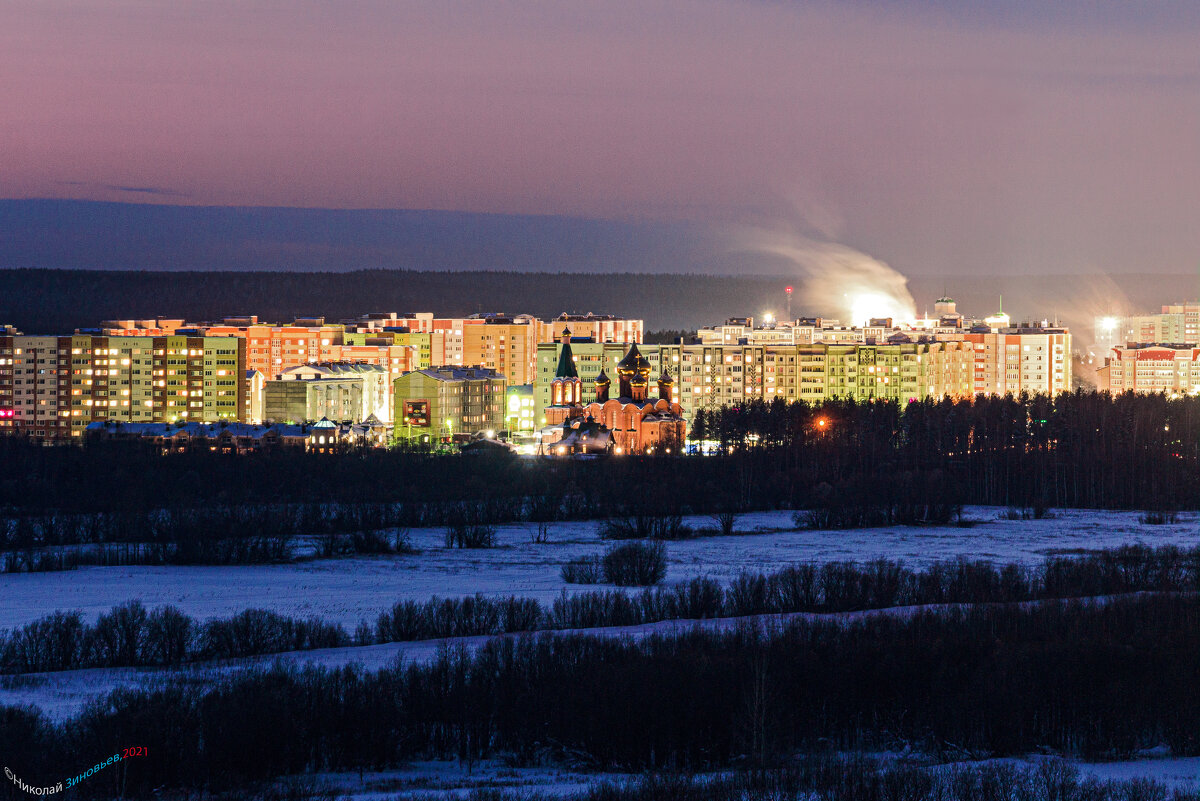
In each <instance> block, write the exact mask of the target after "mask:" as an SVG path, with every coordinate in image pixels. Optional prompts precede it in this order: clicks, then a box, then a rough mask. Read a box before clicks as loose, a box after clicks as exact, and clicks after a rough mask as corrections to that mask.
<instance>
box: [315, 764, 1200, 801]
mask: <svg viewBox="0 0 1200 801" xmlns="http://www.w3.org/2000/svg"><path fill="white" fill-rule="evenodd" d="M1038 759H1040V757H1030V758H1029V759H1028V760H1019V759H1011V760H1003V761H1005V762H1008V763H1012V764H1017V765H1025V764H1032V763H1034V762H1036V761H1037V760H1038ZM961 764H968V763H961ZM1074 764H1075V765H1076V767H1078V768H1079V771H1080V773H1081V774H1082V775H1083V776H1094V777H1096V778H1098V779H1100V780H1104V781H1107V780H1115V781H1129V780H1132V779H1152V780H1154V781H1157V782H1161V783H1163V784H1165V785H1167V786H1168V787H1173V788H1178V789H1180V790H1192V791H1196V790H1200V758H1188V759H1170V758H1146V759H1136V760H1126V761H1121V762H1100V763H1095V762H1092V763H1089V762H1076V763H1074ZM314 778H316V779H317V780H318V781H320V782H322V783H323V784H326V785H327V786H329V787H331V788H334V789H336V790H338V791H339V792H341V793H344V794H345V797H346V798H347V799H351V801H391V799H395V798H414V799H418V798H432V799H442V798H446V797H448V796H465V795H466V794H467V793H468V792H469V791H471V790H475V789H480V788H492V789H498V790H502V791H504V792H506V793H512V794H514V795H516V794H518V793H520V792H521V791H528V792H531V793H532V792H536V793H540V794H543V795H546V796H558V797H568V796H573V795H577V794H579V793H582V792H583V791H584V790H586V789H587V788H588V787H589V786H591V785H594V784H598V783H600V782H605V781H611V782H620V781H624V780H628V779H631V778H634V777H632V776H630V775H628V774H611V773H584V772H579V771H571V770H561V769H555V768H510V767H507V766H505V765H503V764H501V763H498V762H495V761H484V762H480V763H477V764H475V765H472V766H470V769H469V770H468V767H467V766H465V765H461V764H459V763H456V762H415V763H412V764H411V765H409V766H407V767H406V768H405V769H403V770H395V771H385V772H379V773H365V774H363V775H362V776H361V777H360V776H359V774H357V773H353V774H347V773H342V774H323V775H319V776H316V777H314Z"/></svg>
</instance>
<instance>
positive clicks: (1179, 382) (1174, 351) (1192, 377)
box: [1097, 344, 1200, 395]
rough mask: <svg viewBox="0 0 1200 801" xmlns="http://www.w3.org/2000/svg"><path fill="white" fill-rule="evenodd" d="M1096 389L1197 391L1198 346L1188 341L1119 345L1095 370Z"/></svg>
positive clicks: (1116, 391)
mask: <svg viewBox="0 0 1200 801" xmlns="http://www.w3.org/2000/svg"><path fill="white" fill-rule="evenodd" d="M1097 373H1098V377H1099V389H1107V390H1108V391H1109V392H1112V393H1114V394H1119V393H1121V392H1141V393H1154V392H1165V393H1166V394H1168V395H1194V394H1197V393H1200V347H1195V346H1191V345H1184V344H1176V345H1118V346H1116V347H1114V348H1112V349H1111V350H1110V351H1109V354H1108V362H1107V364H1106V365H1105V366H1104V367H1102V368H1100V370H1098V371H1097Z"/></svg>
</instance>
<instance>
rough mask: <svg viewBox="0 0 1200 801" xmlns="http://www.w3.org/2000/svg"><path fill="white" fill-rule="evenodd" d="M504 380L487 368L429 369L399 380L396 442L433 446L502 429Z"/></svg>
mask: <svg viewBox="0 0 1200 801" xmlns="http://www.w3.org/2000/svg"><path fill="white" fill-rule="evenodd" d="M507 386H508V384H507V381H505V378H504V376H502V375H500V374H498V373H497V372H496V371H495V370H489V369H487V368H483V367H453V366H448V367H431V368H427V369H424V370H414V371H413V372H411V373H405V374H404V375H402V376H400V377H399V378H397V379H396V381H395V384H394V391H393V398H394V403H395V417H394V419H395V437H396V439H400V440H417V441H423V442H435V441H438V440H449V439H452V438H453V437H454V435H456V434H477V433H486V432H488V431H491V432H493V433H494V432H496V431H500V430H501V429H503V428H504V414H505V409H506V404H507V399H506V395H505V390H506V388H507Z"/></svg>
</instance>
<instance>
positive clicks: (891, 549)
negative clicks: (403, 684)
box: [0, 507, 1200, 630]
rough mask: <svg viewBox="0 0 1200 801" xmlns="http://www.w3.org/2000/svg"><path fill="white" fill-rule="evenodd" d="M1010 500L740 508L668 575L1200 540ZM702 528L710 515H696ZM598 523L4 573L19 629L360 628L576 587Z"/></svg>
mask: <svg viewBox="0 0 1200 801" xmlns="http://www.w3.org/2000/svg"><path fill="white" fill-rule="evenodd" d="M1002 511H1003V510H1001V509H997V508H987V507H972V508H968V509H967V510H966V517H968V518H970V519H972V520H974V521H977V523H976V525H974V526H972V527H970V528H958V527H955V526H940V527H908V526H892V527H887V528H869V529H858V530H852V531H811V530H807V529H800V530H797V529H796V528H795V525H794V523H793V522H792V514H791V512H758V513H751V514H746V515H742V516H741V517H739V518H738V521H737V528H738V530H739V531H745V532H751V533H748V534H747V535H745V536H734V537H716V536H713V537H701V538H698V539H694V540H687V541H683V542H671V543H668V544H667V552H668V558H669V562H670V564H669V568H668V572H667V578H666V583H667V584H670V583H672V582H677V581H682V580H686V579H690V578H692V577H695V576H701V575H705V576H711V577H713V578H715V579H718V580H720V581H721V582H722V583H728V582H729V580H730V579H732V578H733V577H735V576H736V575H738V574H739V573H741V572H744V571H753V572H774V571H776V570H779V569H781V568H783V567H786V566H788V565H792V564H797V563H803V562H827V561H833V560H856V561H861V560H869V559H874V558H878V557H886V558H889V559H899V560H903V561H904V562H906V563H907V564H909V565H912V566H921V565H925V564H928V563H930V562H933V561H937V560H944V559H953V558H956V557H958V556H965V557H968V558H980V559H990V560H993V561H997V562H1008V561H1016V562H1023V563H1032V562H1038V561H1040V560H1041V559H1042V558H1043V557H1044V556H1045V555H1047V554H1049V553H1055V552H1077V551H1081V550H1095V549H1100V548H1107V547H1113V546H1117V545H1123V544H1127V543H1133V542H1143V543H1146V544H1149V545H1163V544H1175V545H1181V546H1187V547H1190V546H1193V545H1197V544H1200V536H1198V534H1200V525H1198V522H1197V516H1196V515H1195V514H1186V515H1182V516H1181V517H1180V521H1179V522H1178V523H1173V524H1168V525H1161V526H1151V525H1145V524H1142V523H1140V522H1138V513H1136V512H1098V511H1077V510H1055V512H1054V514H1055V517H1054V518H1052V519H1048V520H1022V521H1009V520H1001V519H999V518H1000V513H1001V512H1002ZM688 522H689V523H690V524H692V525H693V526H696V527H711V526H712V525H713V524H712V521H711V520H709V519H708V518H705V517H695V518H691V519H690V520H689V521H688ZM597 526H598V524H597V523H596V522H595V521H585V522H570V523H558V524H554V525H552V526H551V531H550V539H551V543H550V544H546V545H535V544H534V543H532V542H531V539H530V530H531V528H532V526H530V525H511V526H501V527H499V529H498V543H499V547H497V548H493V549H489V550H474V551H473V550H453V549H448V548H445V547H444V544H443V541H442V530H441V529H416V530H414V531H413V532H412V541H413V545H414V546H416V547H417V548H419V549H420V551H421V552H420V553H418V554H412V555H404V556H372V557H347V558H338V559H320V560H312V561H304V562H297V563H293V564H284V565H251V566H235V567H90V568H83V569H80V570H75V571H68V572H61V573H33V574H16V575H0V628H12V627H15V626H20V625H23V624H25V623H28V622H30V621H32V620H35V619H37V618H39V617H42V616H43V615H45V614H47V613H48V612H52V611H54V610H56V609H63V610H71V609H78V610H81V611H82V612H83V614H84V617H85V618H86V619H87V620H89V621H91V620H94V619H95V618H96V616H97V615H99V614H100V613H102V612H106V611H108V610H109V609H110V608H112V607H113V606H114V605H116V604H120V603H124V602H125V601H128V600H131V599H135V598H136V599H140V600H141V601H142V603H144V604H145V605H146V606H148V607H154V606H160V605H163V604H173V605H175V606H178V607H179V608H180V609H182V610H183V611H184V612H185V613H187V614H189V615H191V616H192V617H195V618H197V619H204V618H209V617H228V616H230V615H233V614H236V613H237V612H240V611H242V610H244V609H248V608H262V609H270V610H273V611H277V612H281V613H284V614H288V615H297V616H317V617H321V618H323V619H325V620H327V621H330V622H338V623H342V624H343V625H344V626H346V627H347V629H350V630H352V629H353V627H354V626H355V625H357V624H358V623H359V622H360V621H362V620H368V621H371V622H374V621H375V619H376V618H377V617H378V616H379V614H380V613H381V612H383V611H384V610H386V609H389V608H391V606H392V605H393V604H394V603H396V602H397V601H399V600H406V599H412V600H419V601H424V600H427V599H429V598H430V597H431V596H434V595H439V596H442V597H447V596H462V595H473V594H475V593H483V594H484V595H518V596H522V597H531V598H536V599H538V600H539V601H541V602H543V603H550V602H552V601H553V600H554V598H555V597H557V596H558V595H559V593H561V592H562V591H564V590H566V591H567V592H578V591H588V590H592V589H595V588H594V587H580V586H578V585H568V584H566V583H565V582H563V580H562V577H561V576H560V575H559V569H560V567H561V566H562V564H563V563H564V562H566V561H568V560H569V559H571V558H574V557H578V556H584V555H587V554H596V553H601V552H603V550H604V548H605V547H606V543H605V542H603V541H601V540H600V538H599V536H598V534H597Z"/></svg>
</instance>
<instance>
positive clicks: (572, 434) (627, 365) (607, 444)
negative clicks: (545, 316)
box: [542, 329, 687, 455]
mask: <svg viewBox="0 0 1200 801" xmlns="http://www.w3.org/2000/svg"><path fill="white" fill-rule="evenodd" d="M616 373H617V393H616V395H615V396H614V395H613V394H612V391H611V390H612V380H611V379H610V378H609V377H608V374H607V373H606V372H605V371H604V370H603V369H601V370H600V374H599V375H598V376H596V382H595V400H594V401H590V402H587V403H585V402H584V400H583V386H582V382H581V381H580V378H579V372H578V371H577V370H576V369H575V358H574V355H573V354H572V353H571V332H570V329H564V331H563V334H562V352H561V353H560V355H559V358H558V368H557V369H556V370H555V375H554V380H553V381H552V382H551V384H550V401H551V405H550V406H547V407H546V410H545V414H546V423H547V427H546V428H545V429H543V432H542V442H543V447H544V449H545V452H547V453H551V454H563V455H565V454H566V453H578V452H584V451H586V452H588V453H596V452H610V451H611V452H612V453H618V454H619V453H658V452H670V451H671V450H676V449H679V448H682V446H683V442H684V437H685V436H686V435H687V421H685V420H684V419H683V409H682V407H680V405H679V403H678V402H676V400H675V397H674V391H675V379H673V378H672V377H671V374H670V373H669V372H668V371H667V370H666V369H664V370H663V372H662V375H660V376H659V377H658V381H657V382H656V383H657V384H658V396H657V397H654V396H651V395H650V362H649V360H647V359H646V357H645V356H643V355H642V354H641V352H639V351H638V347H637V344H632V345H630V346H629V352H628V353H627V354H625V358H623V359H621V361H619V362H618V363H617V366H616Z"/></svg>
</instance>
